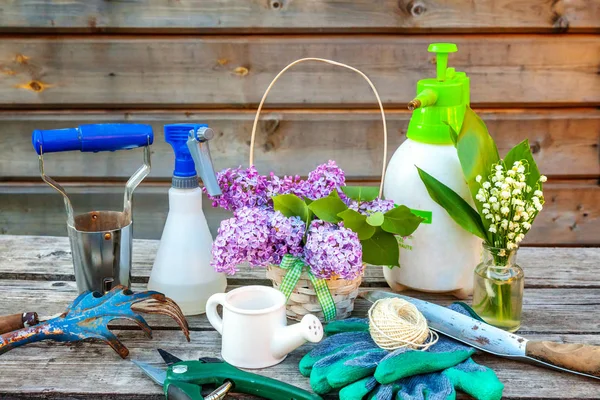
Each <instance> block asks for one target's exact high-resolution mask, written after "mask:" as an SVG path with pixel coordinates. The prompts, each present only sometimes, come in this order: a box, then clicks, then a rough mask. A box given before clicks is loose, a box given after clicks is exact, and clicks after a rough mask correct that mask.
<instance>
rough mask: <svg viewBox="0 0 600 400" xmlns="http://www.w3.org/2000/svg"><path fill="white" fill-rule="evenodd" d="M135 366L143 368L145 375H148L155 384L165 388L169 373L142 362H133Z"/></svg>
mask: <svg viewBox="0 0 600 400" xmlns="http://www.w3.org/2000/svg"><path fill="white" fill-rule="evenodd" d="M131 361H132V362H133V363H134V364H135V365H137V366H138V367H140V368H141V370H142V371H144V373H145V374H146V375H148V376H149V377H150V379H152V380H153V381H154V382H156V383H158V384H159V385H160V386H163V385H164V383H165V379H167V372H166V371H164V370H162V369H160V368H156V367H153V366H152V365H150V364H146V363H143V362H140V361H135V360H131Z"/></svg>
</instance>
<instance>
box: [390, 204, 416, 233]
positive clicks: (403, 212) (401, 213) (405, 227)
mask: <svg viewBox="0 0 600 400" xmlns="http://www.w3.org/2000/svg"><path fill="white" fill-rule="evenodd" d="M384 217H385V219H384V221H383V225H381V229H383V230H384V231H386V232H389V233H393V234H396V235H400V236H408V235H410V234H412V233H413V232H414V231H415V230H416V229H417V227H418V226H419V224H420V223H421V222H422V221H423V218H421V217H419V216H416V215H415V214H413V213H412V212H411V211H410V208H408V207H406V206H398V207H395V208H393V209H391V210H390V211H388V212H386V213H385V214H384Z"/></svg>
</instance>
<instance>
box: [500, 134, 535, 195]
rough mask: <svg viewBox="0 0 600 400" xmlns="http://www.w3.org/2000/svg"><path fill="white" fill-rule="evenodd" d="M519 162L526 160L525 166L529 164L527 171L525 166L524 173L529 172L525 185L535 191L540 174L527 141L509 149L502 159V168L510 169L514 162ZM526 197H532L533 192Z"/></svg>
mask: <svg viewBox="0 0 600 400" xmlns="http://www.w3.org/2000/svg"><path fill="white" fill-rule="evenodd" d="M521 160H526V162H527V164H529V168H528V169H527V166H525V168H526V171H527V172H529V174H528V175H527V180H526V183H527V185H529V186H531V188H532V189H534V190H535V188H536V185H537V183H538V182H539V180H540V176H541V174H540V170H539V169H538V166H537V164H536V163H535V160H534V159H533V155H532V154H531V148H530V147H529V140H527V139H525V140H523V141H522V142H521V143H519V144H518V145H516V146H515V147H513V148H512V149H510V151H509V152H508V153H507V154H506V157H504V166H505V167H506V169H510V168H512V166H513V164H514V163H515V161H521ZM527 196H528V198H531V197H533V191H531V193H529V194H528V195H527Z"/></svg>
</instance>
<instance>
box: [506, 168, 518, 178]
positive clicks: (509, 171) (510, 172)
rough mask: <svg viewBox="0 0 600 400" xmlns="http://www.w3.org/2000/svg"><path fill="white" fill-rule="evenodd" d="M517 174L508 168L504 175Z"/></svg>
mask: <svg viewBox="0 0 600 400" xmlns="http://www.w3.org/2000/svg"><path fill="white" fill-rule="evenodd" d="M516 174H517V171H515V170H512V169H509V170H508V171H506V175H508V176H515V175H516Z"/></svg>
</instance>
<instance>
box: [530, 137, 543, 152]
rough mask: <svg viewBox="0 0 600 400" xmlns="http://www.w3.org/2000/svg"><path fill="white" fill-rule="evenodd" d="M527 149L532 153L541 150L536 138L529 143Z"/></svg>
mask: <svg viewBox="0 0 600 400" xmlns="http://www.w3.org/2000/svg"><path fill="white" fill-rule="evenodd" d="M529 149H530V150H531V152H532V153H533V154H536V153H539V152H540V150H541V146H540V142H538V141H537V140H536V141H535V142H533V143H531V144H530V145H529Z"/></svg>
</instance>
